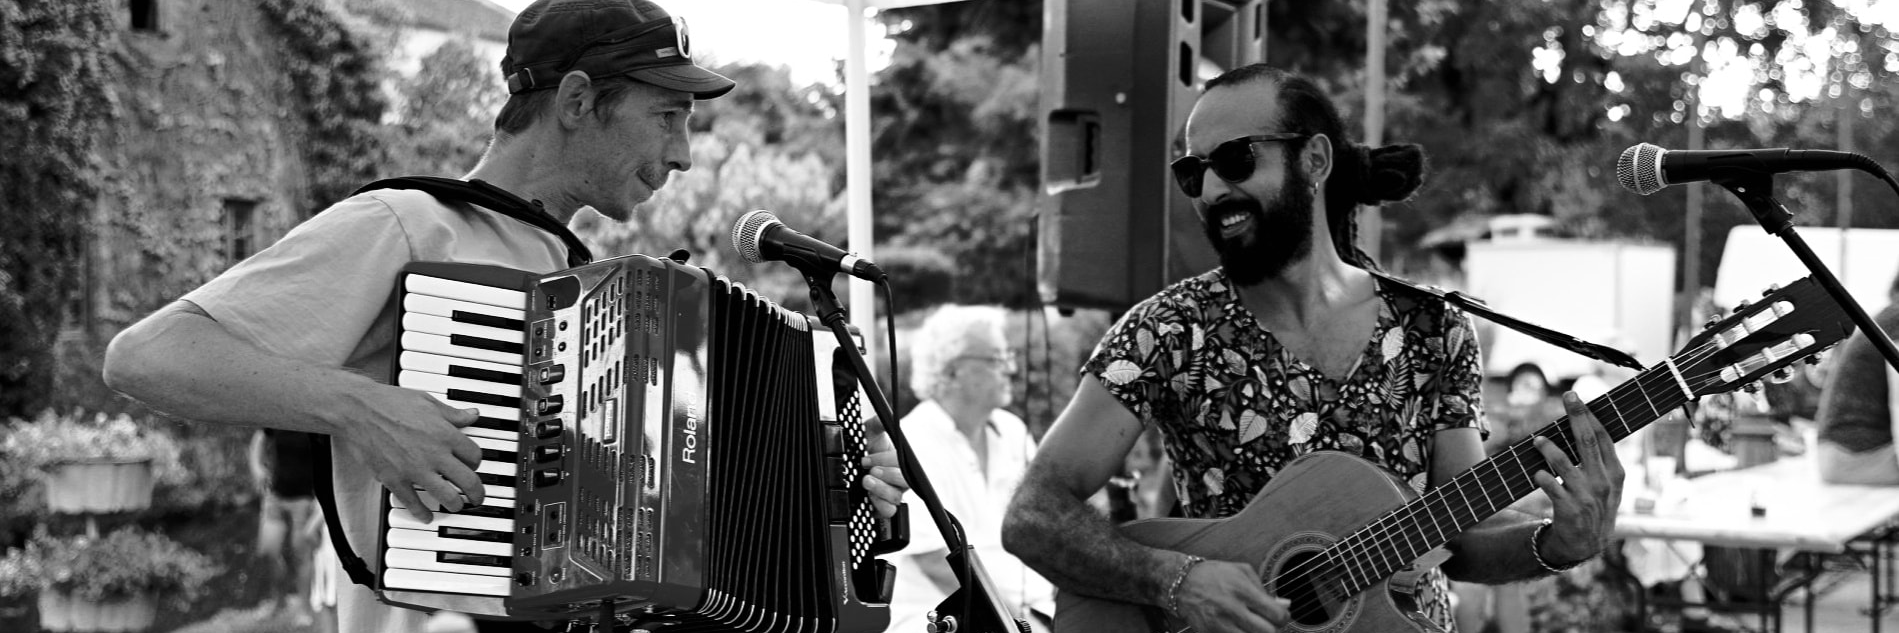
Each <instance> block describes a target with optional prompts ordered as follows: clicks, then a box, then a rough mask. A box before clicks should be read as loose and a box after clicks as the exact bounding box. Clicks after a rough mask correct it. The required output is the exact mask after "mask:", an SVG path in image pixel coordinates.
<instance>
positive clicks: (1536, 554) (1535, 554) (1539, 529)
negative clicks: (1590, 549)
mask: <svg viewBox="0 0 1899 633" xmlns="http://www.w3.org/2000/svg"><path fill="white" fill-rule="evenodd" d="M1551 523H1555V521H1553V520H1550V519H1549V518H1544V519H1543V522H1541V523H1538V524H1536V529H1534V530H1531V531H1530V558H1534V559H1536V564H1537V565H1539V566H1541V567H1542V568H1543V571H1546V572H1549V573H1552V574H1560V573H1563V572H1566V571H1569V570H1571V569H1575V568H1576V566H1577V565H1581V564H1583V563H1584V562H1586V561H1588V560H1589V559H1587V558H1585V559H1582V560H1579V561H1576V562H1573V563H1567V564H1564V565H1562V566H1560V567H1558V566H1555V565H1551V564H1549V562H1548V561H1545V560H1543V553H1542V552H1540V551H1537V549H1538V548H1537V544H1539V543H1542V542H1543V530H1544V528H1548V527H1549V526H1550V524H1551Z"/></svg>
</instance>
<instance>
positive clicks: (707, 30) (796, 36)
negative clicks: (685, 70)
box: [492, 0, 890, 84]
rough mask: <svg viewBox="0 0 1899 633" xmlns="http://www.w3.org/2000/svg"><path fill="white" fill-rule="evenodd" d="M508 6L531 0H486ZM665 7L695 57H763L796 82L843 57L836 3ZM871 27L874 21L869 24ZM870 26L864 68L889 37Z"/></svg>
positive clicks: (708, 1) (679, 1)
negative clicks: (686, 32)
mask: <svg viewBox="0 0 1899 633" xmlns="http://www.w3.org/2000/svg"><path fill="white" fill-rule="evenodd" d="M492 1H493V2H494V3H495V4H499V5H501V6H504V7H507V8H508V9H511V10H514V11H520V10H521V9H522V8H524V7H526V6H527V5H529V4H532V2H533V0H492ZM659 4H660V6H662V7H665V8H666V11H667V12H668V13H671V14H673V15H674V16H676V17H683V18H685V19H686V25H687V27H688V28H690V29H691V31H692V48H693V51H692V53H693V57H694V58H696V59H697V60H699V61H700V62H712V63H723V62H763V63H767V64H772V65H782V66H789V67H790V68H791V77H792V81H794V82H797V83H800V84H809V83H835V81H836V73H835V70H834V68H836V64H837V62H836V60H841V59H844V56H845V53H846V52H847V51H848V50H849V48H850V47H849V40H850V35H849V31H848V30H847V29H848V26H847V24H848V23H847V22H845V17H846V15H847V13H848V12H847V11H846V10H845V9H844V7H843V6H842V5H840V4H830V3H825V2H820V1H819V0H660V3H659ZM870 26H871V28H873V29H875V28H876V25H875V24H872V25H870ZM877 34H878V31H875V30H873V31H870V35H871V43H870V44H869V45H868V46H867V47H868V48H872V49H873V51H872V54H871V56H870V57H869V58H868V59H869V64H870V66H869V68H870V72H876V71H877V69H879V68H880V67H882V65H883V63H885V62H887V60H888V58H889V49H890V46H889V42H888V41H887V40H883V39H882V38H880V37H876V35H877Z"/></svg>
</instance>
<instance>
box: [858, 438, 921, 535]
mask: <svg viewBox="0 0 1899 633" xmlns="http://www.w3.org/2000/svg"><path fill="white" fill-rule="evenodd" d="M867 441H868V442H869V443H868V445H867V446H866V447H865V453H864V467H865V468H868V469H869V472H868V474H865V475H864V490H865V491H866V492H869V493H870V502H871V504H873V505H875V506H877V516H879V517H882V518H885V519H888V518H890V517H892V516H895V515H896V514H897V504H899V503H903V493H904V491H906V490H909V489H910V483H909V482H907V481H904V479H903V469H902V468H899V467H898V466H897V449H896V446H895V445H892V444H891V443H890V436H888V435H885V434H883V433H877V432H873V433H870V434H869V437H868V438H867Z"/></svg>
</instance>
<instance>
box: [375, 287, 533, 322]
mask: <svg viewBox="0 0 1899 633" xmlns="http://www.w3.org/2000/svg"><path fill="white" fill-rule="evenodd" d="M523 300H524V301H525V295H523ZM402 310H403V311H404V312H420V313H422V314H433V315H435V316H442V317H452V316H455V313H456V312H471V313H474V314H482V315H487V316H491V317H501V318H503V319H514V320H516V321H526V320H527V311H526V310H519V309H515V308H502V307H497V306H491V305H487V304H483V303H473V302H469V301H459V300H456V299H448V298H444V297H437V296H432V295H423V294H415V293H413V292H411V293H409V294H406V295H403V297H402Z"/></svg>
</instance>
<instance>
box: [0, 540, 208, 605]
mask: <svg viewBox="0 0 1899 633" xmlns="http://www.w3.org/2000/svg"><path fill="white" fill-rule="evenodd" d="M219 571H220V570H219V567H218V565H216V564H215V563H213V562H211V559H210V558H209V557H207V556H205V555H204V554H200V553H198V552H196V551H192V550H190V549H188V548H186V547H184V546H183V545H179V544H178V543H177V542H176V541H173V540H171V539H169V538H166V537H165V536H163V535H160V534H154V533H152V532H148V531H145V530H143V529H140V528H137V527H125V528H121V529H119V530H117V531H114V532H112V533H110V534H107V535H106V536H104V537H92V536H83V535H82V536H71V537H52V536H48V535H47V534H46V532H45V531H44V530H43V529H42V530H41V531H39V532H37V533H35V534H34V536H33V538H32V539H29V540H28V541H27V543H26V547H25V548H22V549H18V550H13V551H12V552H10V553H8V554H7V556H6V557H4V558H0V595H25V594H27V593H31V592H34V591H37V592H39V609H40V627H41V628H44V629H46V630H48V631H142V630H145V629H146V628H149V627H150V626H151V624H152V620H153V618H154V616H156V615H157V611H158V610H157V605H158V601H160V600H164V601H166V602H173V601H177V600H182V601H183V602H187V603H188V602H190V601H192V600H195V599H197V596H198V592H199V590H200V588H202V587H203V586H204V584H205V583H206V582H207V581H209V580H210V579H211V577H212V576H214V575H215V574H217V573H218V572H219Z"/></svg>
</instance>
